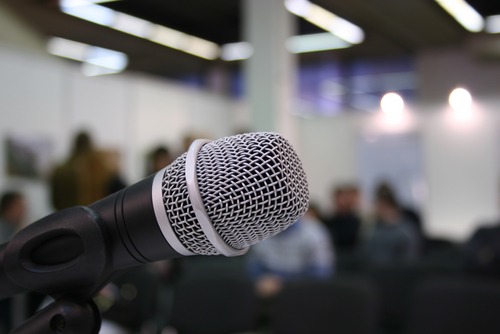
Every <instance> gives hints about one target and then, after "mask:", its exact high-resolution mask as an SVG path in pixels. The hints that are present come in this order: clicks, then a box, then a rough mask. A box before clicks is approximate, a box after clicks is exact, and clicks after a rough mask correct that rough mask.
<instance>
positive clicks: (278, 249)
mask: <svg viewBox="0 0 500 334" xmlns="http://www.w3.org/2000/svg"><path fill="white" fill-rule="evenodd" d="M247 269H248V273H249V275H250V278H252V279H253V280H255V282H256V289H257V293H258V295H259V296H261V297H272V296H274V295H276V294H277V293H278V292H279V291H280V290H281V288H282V286H283V284H285V283H286V282H288V281H293V280H300V279H327V278H329V277H331V276H332V275H333V272H334V249H333V245H332V242H331V239H330V235H329V233H328V230H327V229H326V227H325V226H324V225H323V224H322V223H321V222H320V221H319V220H318V219H317V218H316V217H315V214H314V213H313V211H312V210H309V211H308V212H307V213H306V214H305V215H304V217H302V218H300V219H299V221H297V222H296V223H295V224H294V225H292V226H291V227H289V228H288V229H287V230H285V231H283V232H281V233H280V234H278V235H276V236H274V237H272V238H269V239H266V240H264V241H262V242H260V243H258V244H256V245H254V246H252V248H251V251H250V254H249V255H248V261H247Z"/></svg>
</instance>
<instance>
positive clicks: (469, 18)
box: [436, 0, 484, 32]
mask: <svg viewBox="0 0 500 334" xmlns="http://www.w3.org/2000/svg"><path fill="white" fill-rule="evenodd" d="M436 2H437V3H438V4H439V5H440V6H441V7H442V8H443V9H444V10H446V11H447V12H448V13H449V14H450V15H451V16H453V18H454V19H455V20H456V21H457V22H458V23H460V24H461V25H462V26H463V27H464V28H465V29H467V30H469V31H471V32H480V31H481V30H483V27H484V19H483V17H482V16H481V14H479V13H478V12H477V11H476V10H475V9H474V8H473V7H472V6H471V5H469V4H468V3H467V2H465V1H464V0H436Z"/></svg>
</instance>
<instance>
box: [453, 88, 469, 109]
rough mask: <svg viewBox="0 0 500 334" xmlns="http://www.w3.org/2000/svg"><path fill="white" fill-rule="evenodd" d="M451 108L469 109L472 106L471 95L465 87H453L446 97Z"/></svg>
mask: <svg viewBox="0 0 500 334" xmlns="http://www.w3.org/2000/svg"><path fill="white" fill-rule="evenodd" d="M448 102H449V103H450V106H451V107H452V108H453V110H457V111H458V110H469V109H470V108H471V106H472V96H471V95H470V93H469V91H468V90H467V89H465V88H455V89H454V90H453V91H452V92H451V93H450V97H449V98H448Z"/></svg>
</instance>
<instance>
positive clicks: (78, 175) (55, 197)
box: [50, 131, 113, 210]
mask: <svg viewBox="0 0 500 334" xmlns="http://www.w3.org/2000/svg"><path fill="white" fill-rule="evenodd" d="M112 175H113V173H112V171H111V170H110V169H109V168H108V166H107V165H106V162H105V157H104V156H103V155H102V154H101V152H99V151H98V150H96V148H95V147H94V144H93V141H92V138H91V137H90V135H89V134H88V133H87V132H84V131H82V132H80V133H78V134H77V135H76V137H75V139H74V142H73V148H72V152H71V155H70V156H69V158H68V159H67V160H66V161H65V162H64V163H63V164H61V165H60V166H58V167H56V168H55V170H54V172H53V173H52V176H51V179H50V186H51V198H52V205H53V206H54V208H55V209H57V210H62V209H65V208H68V207H72V206H77V205H88V204H90V203H93V202H95V201H97V200H98V199H101V198H103V197H104V196H105V195H107V194H108V192H109V190H108V186H109V182H110V179H111V177H112Z"/></svg>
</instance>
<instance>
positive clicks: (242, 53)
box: [220, 42, 253, 61]
mask: <svg viewBox="0 0 500 334" xmlns="http://www.w3.org/2000/svg"><path fill="white" fill-rule="evenodd" d="M252 54H253V46H252V44H250V43H248V42H237V43H228V44H224V45H223V46H222V47H221V55H220V57H221V58H222V60H225V61H233V60H243V59H248V58H250V57H251V56H252Z"/></svg>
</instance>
